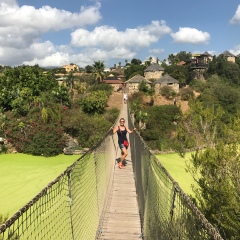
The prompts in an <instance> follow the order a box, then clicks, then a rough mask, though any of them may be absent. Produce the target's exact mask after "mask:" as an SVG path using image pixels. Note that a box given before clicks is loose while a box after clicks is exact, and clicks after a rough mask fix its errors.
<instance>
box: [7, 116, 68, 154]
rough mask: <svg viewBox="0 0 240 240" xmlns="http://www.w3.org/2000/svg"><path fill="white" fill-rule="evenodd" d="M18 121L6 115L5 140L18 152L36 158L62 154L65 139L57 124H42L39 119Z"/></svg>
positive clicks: (61, 128)
mask: <svg viewBox="0 0 240 240" xmlns="http://www.w3.org/2000/svg"><path fill="white" fill-rule="evenodd" d="M36 117H38V118H36V119H28V118H27V117H24V118H21V119H19V120H18V121H16V119H14V118H11V114H8V121H7V122H6V129H7V130H6V132H5V134H6V138H7V139H8V141H9V142H10V143H11V144H13V146H14V147H15V148H16V150H17V151H18V152H21V153H27V154H32V155H36V156H40V155H42V156H47V157H48V156H55V155H58V154H60V153H62V152H63V148H64V146H65V137H64V131H63V127H62V126H61V124H60V123H59V122H57V123H53V122H51V123H44V122H43V121H42V119H41V117H40V116H39V115H38V114H37V116H36Z"/></svg>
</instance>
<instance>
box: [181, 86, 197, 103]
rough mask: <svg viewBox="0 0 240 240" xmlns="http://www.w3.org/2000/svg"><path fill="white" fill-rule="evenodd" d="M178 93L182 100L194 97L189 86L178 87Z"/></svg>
mask: <svg viewBox="0 0 240 240" xmlns="http://www.w3.org/2000/svg"><path fill="white" fill-rule="evenodd" d="M179 95H180V96H181V99H182V100H183V101H188V100H190V99H191V98H193V97H194V93H193V90H192V88H191V87H187V88H182V89H180V91H179Z"/></svg>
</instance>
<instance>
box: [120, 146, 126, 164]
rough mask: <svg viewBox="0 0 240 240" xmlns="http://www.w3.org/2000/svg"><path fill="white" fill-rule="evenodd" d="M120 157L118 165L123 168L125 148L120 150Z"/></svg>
mask: <svg viewBox="0 0 240 240" xmlns="http://www.w3.org/2000/svg"><path fill="white" fill-rule="evenodd" d="M121 150H122V155H121V158H120V163H119V165H120V166H123V164H122V163H123V160H124V159H125V158H126V157H127V149H126V148H122V149H121Z"/></svg>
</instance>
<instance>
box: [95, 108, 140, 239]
mask: <svg viewBox="0 0 240 240" xmlns="http://www.w3.org/2000/svg"><path fill="white" fill-rule="evenodd" d="M121 117H124V118H125V120H126V125H128V122H127V107H126V104H124V106H123V110H122V116H121ZM120 154H121V152H120V150H118V153H117V155H118V156H119V157H120ZM117 160H118V159H116V164H115V173H114V180H113V187H112V191H111V194H110V198H109V201H108V206H107V209H106V212H105V217H104V220H103V228H102V234H101V236H100V238H99V239H101V240H134V239H138V240H139V239H141V223H140V216H139V210H138V204H137V194H136V188H135V180H134V174H133V169H132V161H131V150H130V148H129V149H128V156H127V159H126V166H125V168H124V169H119V168H118V165H117Z"/></svg>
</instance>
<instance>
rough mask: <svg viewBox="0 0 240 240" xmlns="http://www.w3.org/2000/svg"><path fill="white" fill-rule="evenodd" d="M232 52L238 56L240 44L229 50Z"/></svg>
mask: <svg viewBox="0 0 240 240" xmlns="http://www.w3.org/2000/svg"><path fill="white" fill-rule="evenodd" d="M229 52H230V53H232V54H233V55H235V56H237V55H238V54H240V44H239V45H237V46H236V47H235V48H234V49H231V50H229Z"/></svg>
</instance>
